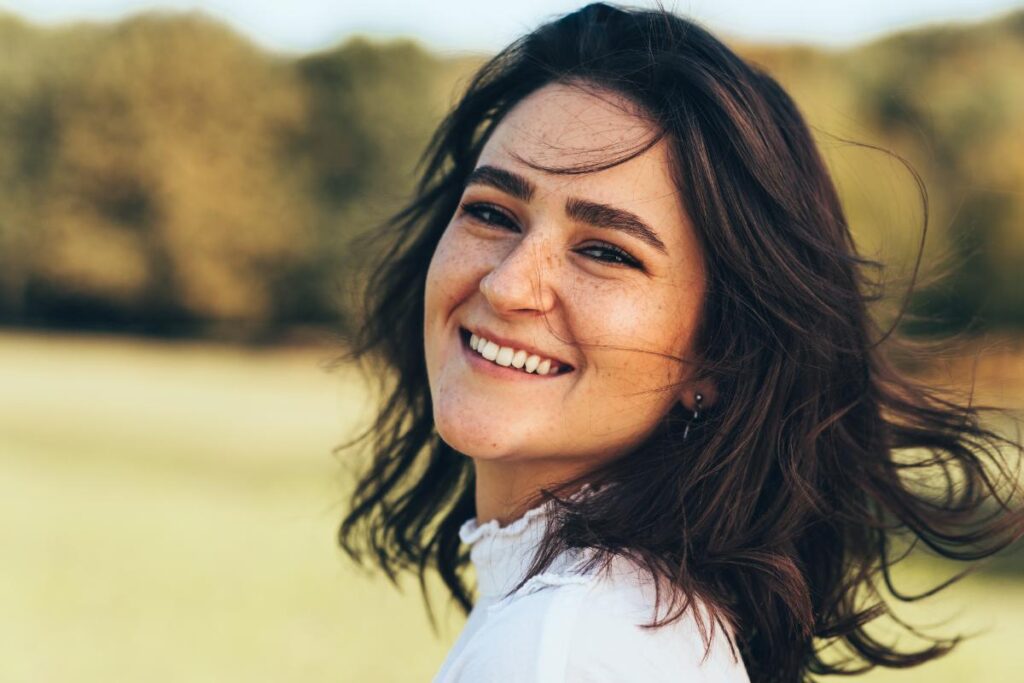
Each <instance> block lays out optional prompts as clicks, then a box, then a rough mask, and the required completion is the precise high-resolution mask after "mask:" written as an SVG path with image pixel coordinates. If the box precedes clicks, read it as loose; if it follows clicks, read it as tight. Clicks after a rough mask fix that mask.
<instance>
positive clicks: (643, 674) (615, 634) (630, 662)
mask: <svg viewBox="0 0 1024 683" xmlns="http://www.w3.org/2000/svg"><path fill="white" fill-rule="evenodd" d="M660 616H661V617H664V616H665V614H664V611H662V613H661V614H660ZM651 621H653V613H641V612H640V611H638V610H636V609H625V608H621V607H619V606H617V605H616V604H614V603H610V602H609V601H606V600H601V599H595V600H588V601H584V602H583V603H582V604H581V605H580V609H579V612H578V614H577V618H576V620H575V622H574V623H573V626H572V629H571V632H570V633H569V637H568V640H567V644H568V647H567V657H566V662H565V664H566V666H565V678H564V680H565V683H613V682H615V683H634V682H635V683H640V682H641V681H643V682H644V683H669V681H672V682H673V683H749V678H748V676H747V672H746V668H745V667H744V665H743V661H742V658H740V655H739V653H738V652H737V653H736V655H735V658H734V657H733V652H732V650H731V648H730V644H729V643H730V640H729V635H728V634H727V633H726V632H725V631H724V630H723V629H722V628H721V627H718V626H717V625H716V627H715V629H714V637H713V638H712V640H711V648H710V650H709V651H708V654H707V658H706V659H704V650H705V644H704V640H703V638H702V636H701V633H700V630H699V628H698V625H697V621H696V619H695V617H694V616H693V612H692V610H687V612H685V613H684V614H683V616H682V617H680V618H679V619H678V620H677V621H674V622H672V623H671V624H667V625H665V626H660V627H657V628H654V629H644V628H641V626H640V624H649V623H651ZM709 626H710V625H709ZM709 633H710V631H709ZM702 659H703V660H704V661H703V662H702Z"/></svg>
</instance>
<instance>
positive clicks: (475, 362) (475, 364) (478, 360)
mask: <svg viewBox="0 0 1024 683" xmlns="http://www.w3.org/2000/svg"><path fill="white" fill-rule="evenodd" d="M455 338H456V340H457V341H458V344H459V346H461V347H462V352H463V353H464V354H465V355H466V356H467V358H466V360H467V362H468V363H469V366H470V367H471V368H473V369H474V370H477V371H479V372H482V373H484V374H485V375H490V376H491V377H495V378H498V379H505V380H512V381H520V382H522V381H530V382H535V381H537V380H553V379H559V378H560V377H566V376H568V375H571V374H572V373H573V372H574V371H573V370H570V371H569V372H563V373H560V374H555V375H538V374H537V373H535V372H526V371H525V370H520V369H518V368H514V367H512V366H511V365H510V366H508V367H505V366H503V365H498V364H497V363H492V362H491V361H489V360H487V359H486V358H484V357H483V356H481V355H480V354H479V353H477V352H476V351H474V350H473V349H472V348H471V347H470V345H469V342H467V341H466V340H465V339H464V338H463V336H462V331H461V329H457V330H456V331H455Z"/></svg>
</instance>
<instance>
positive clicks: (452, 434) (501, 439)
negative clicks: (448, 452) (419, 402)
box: [434, 414, 520, 460]
mask: <svg viewBox="0 0 1024 683" xmlns="http://www.w3.org/2000/svg"><path fill="white" fill-rule="evenodd" d="M434 424H435V426H436V427H437V433H438V435H439V436H440V437H441V439H442V440H443V441H444V442H445V443H446V444H448V445H449V446H451V447H452V448H454V449H455V450H457V451H458V452H459V453H462V454H463V455H467V456H469V457H471V458H482V459H484V460H496V459H501V458H504V457H509V456H513V455H515V454H516V453H519V452H520V448H519V445H518V444H517V443H515V442H514V441H513V440H512V439H511V438H508V436H509V435H507V434H506V433H505V429H506V428H507V427H508V426H509V425H508V424H507V423H506V424H504V425H502V429H495V426H494V423H493V422H488V423H480V422H476V421H474V420H473V417H472V416H470V417H465V418H451V417H449V418H448V419H445V418H444V417H443V416H441V415H436V414H435V416H434ZM512 431H513V432H514V431H515V430H512Z"/></svg>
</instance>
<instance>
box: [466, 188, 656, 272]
mask: <svg viewBox="0 0 1024 683" xmlns="http://www.w3.org/2000/svg"><path fill="white" fill-rule="evenodd" d="M459 209H461V210H462V212H463V213H464V214H468V215H469V217H470V219H472V220H475V221H478V222H480V223H483V224H485V225H487V226H489V227H492V228H498V229H506V230H507V229H510V228H509V226H505V225H501V224H500V223H499V222H497V221H488V220H485V219H483V218H480V217H479V216H477V215H476V213H475V211H477V210H480V209H485V210H490V211H493V212H494V213H496V214H498V215H499V216H501V217H502V218H503V219H504V220H506V221H508V222H509V223H511V224H513V225H514V226H515V228H516V229H518V228H519V222H518V220H517V219H516V218H515V216H514V215H512V214H511V212H510V211H508V209H505V208H504V207H501V206H498V205H497V204H494V203H492V202H486V201H464V202H462V203H460V204H459ZM594 247H597V248H600V249H604V250H606V251H609V252H611V253H613V254H618V255H619V257H620V258H622V259H623V261H607V260H605V259H600V258H595V257H593V256H586V255H585V254H581V255H583V256H586V258H588V259H590V260H591V261H596V262H597V263H600V264H602V265H607V266H612V267H613V268H614V267H625V268H632V269H633V270H638V271H641V272H646V270H647V268H646V266H644V263H643V261H641V260H640V259H638V258H637V257H636V256H634V255H633V254H632V253H631V252H629V251H628V250H626V249H623V248H622V247H620V246H618V245H617V244H612V243H611V242H607V241H605V240H601V239H594V240H593V241H592V242H591V244H589V245H586V246H582V247H578V248H576V249H574V251H575V252H576V253H580V252H582V251H585V250H586V249H588V248H594Z"/></svg>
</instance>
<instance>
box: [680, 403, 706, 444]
mask: <svg viewBox="0 0 1024 683" xmlns="http://www.w3.org/2000/svg"><path fill="white" fill-rule="evenodd" d="M703 400H704V395H703V394H699V393H698V394H694V395H693V403H694V406H693V417H691V418H690V421H689V422H687V423H686V429H684V430H683V441H686V437H687V436H689V435H690V425H692V424H693V423H694V422H696V421H697V419H698V418H699V417H700V403H701V401H703Z"/></svg>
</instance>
